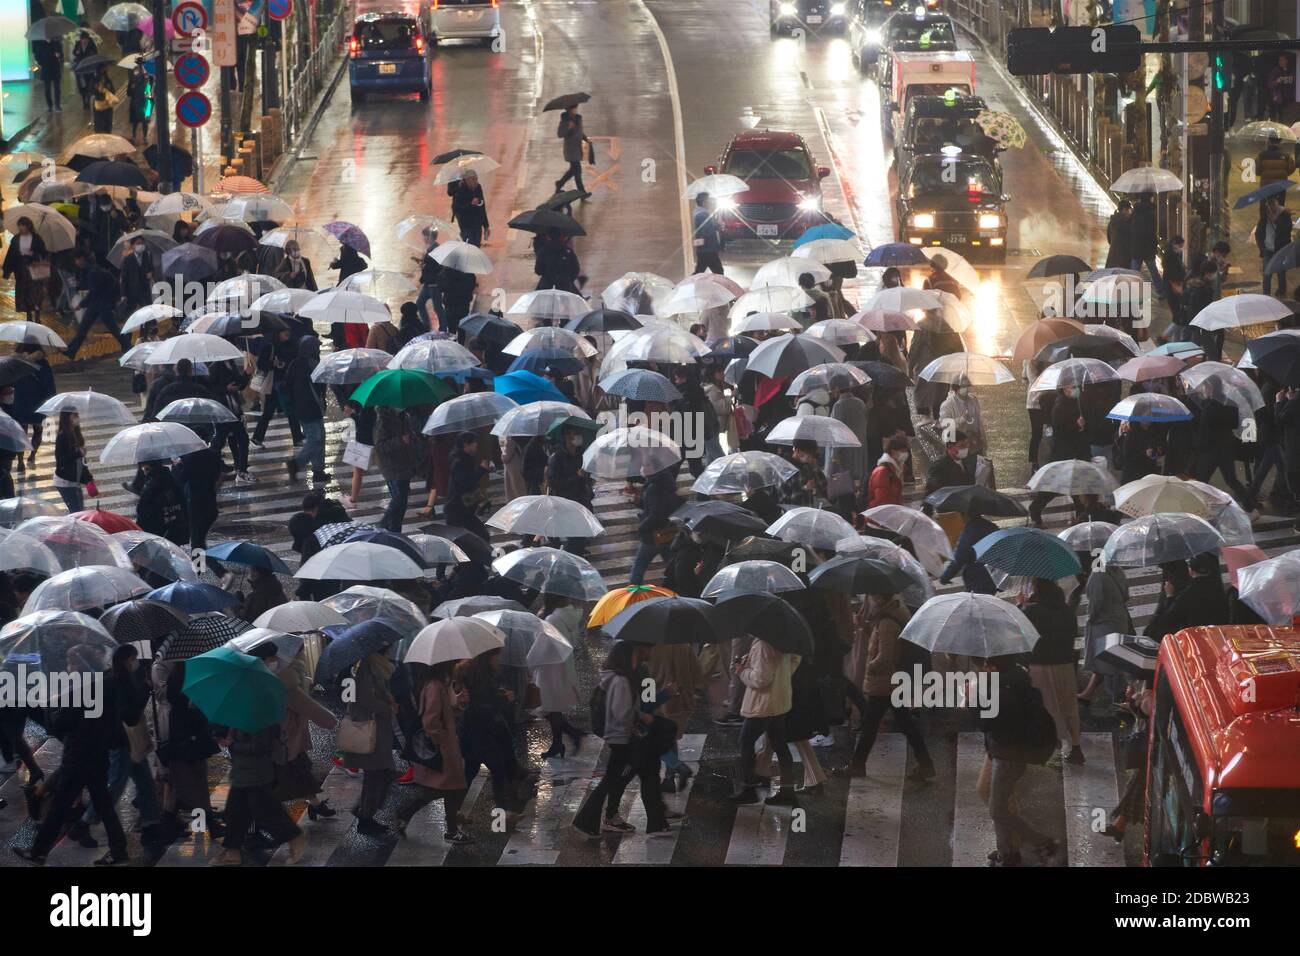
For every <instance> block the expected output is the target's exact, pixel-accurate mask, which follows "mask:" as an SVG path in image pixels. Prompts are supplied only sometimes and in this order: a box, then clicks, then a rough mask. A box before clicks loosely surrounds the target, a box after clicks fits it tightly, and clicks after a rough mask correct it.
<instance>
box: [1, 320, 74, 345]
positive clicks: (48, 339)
mask: <svg viewBox="0 0 1300 956" xmlns="http://www.w3.org/2000/svg"><path fill="white" fill-rule="evenodd" d="M0 342H19V343H22V344H24V345H40V346H43V347H45V348H51V349H62V348H67V345H68V343H67V342H65V341H63V339H61V338H59V335H58V333H57V332H55V331H54V330H53V329H51V328H49V327H48V326H44V325H40V324H39V323H36V322H0Z"/></svg>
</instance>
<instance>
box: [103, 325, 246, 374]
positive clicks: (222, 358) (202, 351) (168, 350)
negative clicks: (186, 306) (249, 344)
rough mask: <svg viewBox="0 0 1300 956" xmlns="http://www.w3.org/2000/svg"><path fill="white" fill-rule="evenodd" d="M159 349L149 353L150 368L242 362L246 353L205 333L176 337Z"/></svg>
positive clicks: (158, 344)
mask: <svg viewBox="0 0 1300 956" xmlns="http://www.w3.org/2000/svg"><path fill="white" fill-rule="evenodd" d="M157 346H158V347H157V348H155V349H153V350H152V351H150V353H149V357H148V358H147V359H145V364H146V365H148V366H149V367H150V368H157V366H159V365H175V364H176V363H177V362H179V361H180V360H181V359H189V360H190V361H191V362H203V363H207V362H232V361H234V362H242V361H243V360H244V353H243V352H241V351H240V350H239V349H238V348H236V347H235V346H234V345H231V344H230V343H229V342H227V341H226V340H225V339H223V338H221V337H220V336H217V335H208V334H207V333H205V332H187V333H186V334H185V335H175V336H172V337H171V338H170V339H166V340H164V341H162V342H159V343H157ZM123 358H124V359H125V356H123Z"/></svg>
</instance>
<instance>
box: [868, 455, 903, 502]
mask: <svg viewBox="0 0 1300 956" xmlns="http://www.w3.org/2000/svg"><path fill="white" fill-rule="evenodd" d="M902 503H903V476H902V469H901V468H900V467H899V466H898V462H896V461H895V460H894V457H893V455H889V454H884V455H881V456H880V461H878V462H877V463H876V467H875V468H874V469H873V470H872V472H871V479H870V481H868V483H867V507H868V508H874V507H876V505H901V504H902Z"/></svg>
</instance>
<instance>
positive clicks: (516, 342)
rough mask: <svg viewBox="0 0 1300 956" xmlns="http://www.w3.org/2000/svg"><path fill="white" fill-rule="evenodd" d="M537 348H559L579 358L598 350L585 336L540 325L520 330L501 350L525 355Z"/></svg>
mask: <svg viewBox="0 0 1300 956" xmlns="http://www.w3.org/2000/svg"><path fill="white" fill-rule="evenodd" d="M535 349H559V350H560V351H564V352H568V353H569V354H570V355H572V356H573V357H574V358H578V359H587V358H590V357H591V356H593V355H595V354H596V352H597V349H596V346H594V345H592V344H591V343H590V342H588V341H587V339H586V338H585V337H584V336H581V335H579V334H578V333H577V332H570V331H569V330H568V329H562V328H559V327H556V326H539V327H538V328H535V329H529V330H528V331H526V332H520V333H519V334H518V335H516V336H515V337H514V338H513V339H511V340H510V341H509V342H507V343H506V345H505V348H503V349H502V350H501V351H502V352H504V353H505V354H507V355H523V354H524V353H525V352H531V351H534V350H535Z"/></svg>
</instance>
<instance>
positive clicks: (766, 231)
mask: <svg viewBox="0 0 1300 956" xmlns="http://www.w3.org/2000/svg"><path fill="white" fill-rule="evenodd" d="M755 231H756V232H757V233H758V234H759V235H760V236H776V235H777V234H778V232H779V231H780V230H779V229H778V228H777V226H776V224H775V223H772V224H767V225H763V224H760V225H759V226H757V227H756V229H755Z"/></svg>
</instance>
